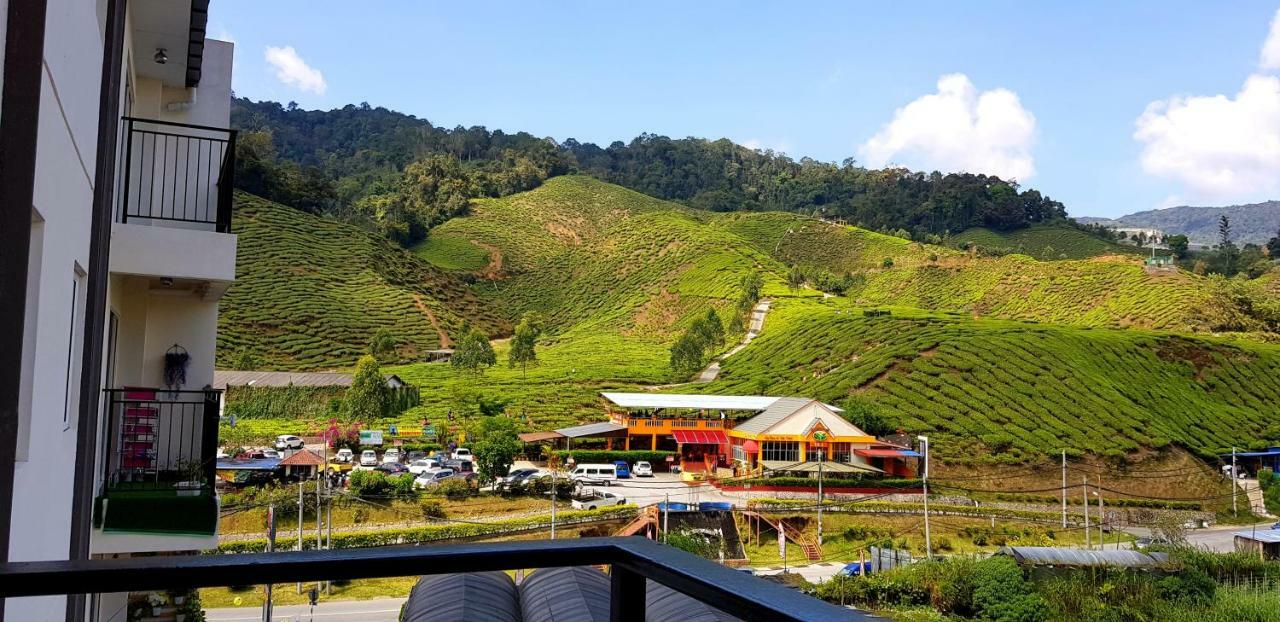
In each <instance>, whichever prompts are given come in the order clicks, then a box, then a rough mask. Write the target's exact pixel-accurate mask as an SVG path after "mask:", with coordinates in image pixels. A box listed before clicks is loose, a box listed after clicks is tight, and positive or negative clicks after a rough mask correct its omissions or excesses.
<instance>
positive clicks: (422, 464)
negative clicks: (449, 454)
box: [409, 458, 440, 475]
mask: <svg viewBox="0 0 1280 622" xmlns="http://www.w3.org/2000/svg"><path fill="white" fill-rule="evenodd" d="M438 468H440V462H439V461H437V460H434V459H432V458H419V459H417V460H414V461H413V462H410V463H409V472H410V473H413V474H414V475H421V474H422V472H423V471H429V470H431V469H438Z"/></svg>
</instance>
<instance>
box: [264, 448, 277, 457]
mask: <svg viewBox="0 0 1280 622" xmlns="http://www.w3.org/2000/svg"><path fill="white" fill-rule="evenodd" d="M262 457H263V458H279V457H280V452H278V451H276V450H274V449H264V450H262Z"/></svg>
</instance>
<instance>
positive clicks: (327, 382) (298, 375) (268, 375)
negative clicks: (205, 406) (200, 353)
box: [212, 369, 404, 389]
mask: <svg viewBox="0 0 1280 622" xmlns="http://www.w3.org/2000/svg"><path fill="white" fill-rule="evenodd" d="M383 375H384V376H386V378H387V384H389V385H393V386H394V385H396V384H397V383H399V384H401V385H402V384H404V381H403V380H401V379H400V378H399V377H398V376H396V375H395V374H383ZM250 385H251V386H255V387H287V386H290V385H292V386H295V387H349V386H351V374H346V373H342V372H332V371H310V372H293V371H235V370H230V369H220V370H216V371H214V372H213V385H212V386H213V388H215V389H226V388H227V387H243V386H250Z"/></svg>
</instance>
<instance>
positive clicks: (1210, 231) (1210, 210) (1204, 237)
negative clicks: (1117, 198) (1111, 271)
mask: <svg viewBox="0 0 1280 622" xmlns="http://www.w3.org/2000/svg"><path fill="white" fill-rule="evenodd" d="M1223 214H1226V215H1227V217H1228V218H1230V219H1231V238H1232V239H1233V240H1234V241H1235V243H1236V244H1248V243H1250V242H1252V243H1254V244H1265V243H1266V241H1267V240H1270V239H1271V238H1272V237H1274V236H1275V235H1276V231H1277V230H1278V229H1280V201H1266V202H1263V203H1252V204H1249V205H1231V206H1227V207H1194V206H1190V205H1179V206H1177V207H1168V208H1165V209H1154V210H1147V211H1144V212H1135V213H1133V214H1128V215H1126V216H1121V217H1119V218H1114V219H1112V218H1092V217H1084V218H1077V219H1076V220H1077V221H1079V222H1082V223H1104V224H1112V223H1118V224H1119V225H1121V226H1125V227H1142V228H1149V229H1160V230H1161V231H1164V232H1165V233H1170V234H1177V233H1181V234H1184V235H1186V236H1187V237H1189V238H1191V241H1192V242H1197V243H1201V244H1215V243H1217V241H1218V219H1219V218H1220V217H1221V216H1222V215H1223Z"/></svg>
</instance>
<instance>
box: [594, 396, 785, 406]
mask: <svg viewBox="0 0 1280 622" xmlns="http://www.w3.org/2000/svg"><path fill="white" fill-rule="evenodd" d="M600 395H601V396H603V397H604V399H606V400H609V401H610V402H613V403H614V404H615V405H617V406H621V407H622V408H691V409H697V410H764V409H766V408H768V407H769V406H770V405H772V404H773V403H774V402H776V401H778V399H779V398H777V397H769V396H765V395H690V394H674V393H671V394H665V393H601V394H600Z"/></svg>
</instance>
